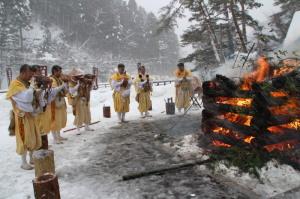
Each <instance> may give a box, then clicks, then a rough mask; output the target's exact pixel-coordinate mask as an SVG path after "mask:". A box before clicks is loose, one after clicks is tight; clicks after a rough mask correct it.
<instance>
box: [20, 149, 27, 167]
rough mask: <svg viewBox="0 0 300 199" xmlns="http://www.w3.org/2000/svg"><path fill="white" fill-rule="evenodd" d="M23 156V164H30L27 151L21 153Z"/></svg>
mask: <svg viewBox="0 0 300 199" xmlns="http://www.w3.org/2000/svg"><path fill="white" fill-rule="evenodd" d="M21 158H22V165H25V164H28V163H27V151H26V152H25V153H24V154H23V155H21Z"/></svg>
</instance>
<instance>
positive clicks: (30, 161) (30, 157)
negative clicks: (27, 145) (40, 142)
mask: <svg viewBox="0 0 300 199" xmlns="http://www.w3.org/2000/svg"><path fill="white" fill-rule="evenodd" d="M32 155H33V151H29V163H30V164H33V158H32Z"/></svg>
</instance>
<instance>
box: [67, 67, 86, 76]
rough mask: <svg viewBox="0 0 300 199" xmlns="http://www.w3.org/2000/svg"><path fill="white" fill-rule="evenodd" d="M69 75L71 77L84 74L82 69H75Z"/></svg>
mask: <svg viewBox="0 0 300 199" xmlns="http://www.w3.org/2000/svg"><path fill="white" fill-rule="evenodd" d="M69 75H70V76H81V75H84V72H83V70H81V69H75V68H73V69H72V70H71V72H70V73H69Z"/></svg>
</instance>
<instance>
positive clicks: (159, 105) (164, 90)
mask: <svg viewBox="0 0 300 199" xmlns="http://www.w3.org/2000/svg"><path fill="white" fill-rule="evenodd" d="M174 93H175V88H174V85H173V84H169V85H166V86H159V87H156V86H155V87H154V92H153V95H152V103H153V111H152V112H151V114H152V115H153V117H154V118H160V117H167V116H166V115H165V113H163V111H164V110H165V104H164V99H165V98H168V97H172V96H174ZM134 98H135V92H134V88H132V93H131V104H130V107H131V111H130V113H129V114H128V115H127V119H128V120H138V119H139V117H140V114H139V112H138V109H137V107H138V105H137V102H135V99H134ZM0 104H1V113H0V116H1V120H0V132H1V133H0V157H1V158H0V165H1V167H0V198H11V199H20V198H34V197H33V188H32V179H33V178H34V171H24V170H22V169H20V164H21V160H20V157H19V156H18V155H17V154H16V153H15V137H9V136H8V131H7V128H8V124H9V120H8V118H9V111H10V109H11V104H10V102H9V101H7V100H6V99H5V94H0ZM104 105H106V106H107V105H110V106H111V111H112V118H110V119H104V118H103V117H102V107H103V106H104ZM67 111H68V123H67V127H66V129H69V128H72V127H73V125H72V123H73V119H74V117H73V115H72V110H71V107H70V106H68V110H67ZM91 113H92V121H98V120H100V121H101V122H100V123H98V124H96V125H93V126H91V127H92V128H94V129H96V130H98V132H101V134H102V133H103V134H104V133H105V132H106V131H107V130H108V129H109V128H110V127H112V126H115V125H118V122H117V115H116V114H115V113H114V111H113V106H112V91H111V89H110V88H100V89H99V90H97V91H92V96H91ZM62 135H63V136H64V137H66V138H68V141H66V142H65V143H64V144H63V145H53V144H52V136H51V135H49V136H48V138H49V144H50V145H52V146H51V149H52V150H54V156H55V166H56V172H57V175H58V177H59V186H60V192H61V197H62V198H66V199H68V198H70V199H71V198H72V199H82V198H86V197H87V195H86V194H87V193H88V196H89V197H88V198H99V195H97V194H96V191H95V193H91V190H99V187H103V186H108V185H102V184H101V183H102V182H101V181H100V182H98V181H97V182H95V181H91V180H90V179H89V178H88V176H86V175H85V174H84V173H78V175H79V176H80V178H81V179H83V181H84V184H81V183H77V182H72V183H70V182H66V181H64V179H65V178H68V179H70V178H72V176H71V175H72V174H70V170H71V169H74V167H73V166H74V164H77V166H78V167H80V166H84V165H85V163H86V161H87V158H88V157H86V156H82V157H81V156H80V157H78V154H79V152H80V151H81V148H83V147H84V148H87V147H88V149H89V150H90V151H93V145H89V144H88V142H89V141H92V140H93V138H94V137H96V134H89V133H85V132H83V133H82V135H81V136H80V137H78V136H76V133H75V132H74V131H72V132H69V133H64V134H62ZM62 176H63V177H62ZM104 178H105V177H104ZM114 180H115V181H116V180H118V179H114ZM111 183H112V182H111ZM91 187H93V189H91ZM107 190H109V188H107ZM111 198H120V196H116V195H112V197H111Z"/></svg>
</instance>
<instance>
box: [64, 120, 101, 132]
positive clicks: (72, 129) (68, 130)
mask: <svg viewBox="0 0 300 199" xmlns="http://www.w3.org/2000/svg"><path fill="white" fill-rule="evenodd" d="M98 123H100V121H97V122H93V123H91V124H90V125H94V124H98ZM83 127H84V126H80V127H79V128H83ZM76 129H77V128H71V129H67V130H64V131H63V132H64V133H66V132H70V131H74V130H76Z"/></svg>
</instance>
